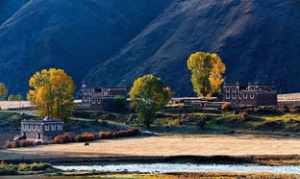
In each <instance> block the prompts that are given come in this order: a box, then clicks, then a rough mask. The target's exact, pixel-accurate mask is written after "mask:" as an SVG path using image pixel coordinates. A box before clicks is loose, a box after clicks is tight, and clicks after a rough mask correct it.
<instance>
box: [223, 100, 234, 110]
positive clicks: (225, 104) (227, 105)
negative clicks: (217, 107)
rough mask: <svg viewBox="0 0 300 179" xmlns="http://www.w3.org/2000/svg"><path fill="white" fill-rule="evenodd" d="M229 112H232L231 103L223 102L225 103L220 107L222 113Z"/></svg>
mask: <svg viewBox="0 0 300 179" xmlns="http://www.w3.org/2000/svg"><path fill="white" fill-rule="evenodd" d="M231 110H232V106H231V103H229V102H225V103H224V104H223V105H222V111H231Z"/></svg>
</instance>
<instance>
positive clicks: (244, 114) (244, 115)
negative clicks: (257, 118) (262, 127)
mask: <svg viewBox="0 0 300 179" xmlns="http://www.w3.org/2000/svg"><path fill="white" fill-rule="evenodd" d="M248 117H249V114H248V113H247V112H245V111H243V112H240V113H239V119H240V120H243V121H244V120H247V119H248Z"/></svg>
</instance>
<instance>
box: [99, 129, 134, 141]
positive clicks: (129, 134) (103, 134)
mask: <svg viewBox="0 0 300 179" xmlns="http://www.w3.org/2000/svg"><path fill="white" fill-rule="evenodd" d="M139 134H140V131H139V130H138V129H128V130H124V131H117V132H100V133H99V138H100V139H113V138H121V137H134V136H138V135H139Z"/></svg>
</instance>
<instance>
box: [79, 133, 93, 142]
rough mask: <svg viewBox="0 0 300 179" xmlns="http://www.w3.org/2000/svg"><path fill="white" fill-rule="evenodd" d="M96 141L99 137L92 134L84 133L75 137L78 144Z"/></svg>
mask: <svg viewBox="0 0 300 179" xmlns="http://www.w3.org/2000/svg"><path fill="white" fill-rule="evenodd" d="M96 139H97V136H96V135H95V134H94V133H92V132H84V133H82V134H80V135H77V136H76V137H75V141H76V142H88V141H93V140H96Z"/></svg>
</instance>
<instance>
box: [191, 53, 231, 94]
mask: <svg viewBox="0 0 300 179" xmlns="http://www.w3.org/2000/svg"><path fill="white" fill-rule="evenodd" d="M187 67H188V69H189V70H190V71H191V74H192V77H191V82H192V85H193V88H194V91H195V93H196V94H197V95H198V96H201V97H209V96H212V95H213V94H215V93H217V92H219V91H220V87H221V85H222V84H223V82H224V79H223V76H224V73H225V70H226V67H225V64H224V63H223V62H222V59H221V58H220V56H219V55H218V54H215V53H206V52H196V53H193V54H191V55H190V57H189V59H188V61H187Z"/></svg>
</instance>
